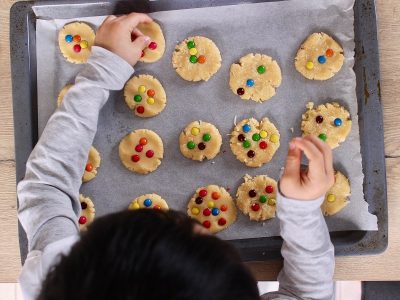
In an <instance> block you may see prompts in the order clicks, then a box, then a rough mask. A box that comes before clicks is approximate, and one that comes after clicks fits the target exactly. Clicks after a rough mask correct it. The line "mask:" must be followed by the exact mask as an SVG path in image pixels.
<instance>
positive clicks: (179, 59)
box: [172, 36, 222, 81]
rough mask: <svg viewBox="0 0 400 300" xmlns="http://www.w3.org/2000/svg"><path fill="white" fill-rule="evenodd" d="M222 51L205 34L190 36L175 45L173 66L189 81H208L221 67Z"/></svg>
mask: <svg viewBox="0 0 400 300" xmlns="http://www.w3.org/2000/svg"><path fill="white" fill-rule="evenodd" d="M221 60H222V59H221V53H220V52H219V49H218V48H217V46H216V45H215V44H214V42H213V41H212V40H210V39H208V38H206V37H203V36H195V37H188V38H187V39H185V40H184V41H183V42H181V43H180V44H179V45H177V46H176V47H175V51H174V54H173V55H172V66H173V67H174V69H175V70H176V72H177V73H178V74H179V75H180V76H181V77H182V78H183V79H185V80H188V81H200V80H205V81H207V80H208V79H210V77H211V76H213V75H214V74H215V73H217V71H218V70H219V68H220V67H221Z"/></svg>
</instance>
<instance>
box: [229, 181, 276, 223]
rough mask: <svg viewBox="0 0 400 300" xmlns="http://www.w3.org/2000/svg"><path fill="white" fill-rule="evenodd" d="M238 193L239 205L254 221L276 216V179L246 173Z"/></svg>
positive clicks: (237, 200) (237, 202) (237, 201)
mask: <svg viewBox="0 0 400 300" xmlns="http://www.w3.org/2000/svg"><path fill="white" fill-rule="evenodd" d="M243 179H244V183H242V184H241V185H240V186H239V188H238V190H237V193H236V204H237V207H238V208H239V209H240V210H241V211H242V212H243V213H244V214H245V215H248V216H249V217H250V220H253V221H265V220H268V219H271V218H274V217H275V211H276V191H277V183H276V181H275V180H274V179H272V178H270V177H268V176H265V175H259V176H256V177H251V176H249V175H246V176H245V177H244V178H243Z"/></svg>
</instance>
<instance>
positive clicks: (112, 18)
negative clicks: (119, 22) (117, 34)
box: [103, 15, 117, 24]
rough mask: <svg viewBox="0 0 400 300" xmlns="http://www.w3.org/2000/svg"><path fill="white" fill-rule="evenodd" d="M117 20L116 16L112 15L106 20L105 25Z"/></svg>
mask: <svg viewBox="0 0 400 300" xmlns="http://www.w3.org/2000/svg"><path fill="white" fill-rule="evenodd" d="M116 18H117V17H116V16H114V15H110V16H108V17H107V18H105V19H104V21H103V24H106V23H109V22H111V21H113V20H115V19H116Z"/></svg>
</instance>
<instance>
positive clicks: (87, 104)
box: [18, 14, 151, 250]
mask: <svg viewBox="0 0 400 300" xmlns="http://www.w3.org/2000/svg"><path fill="white" fill-rule="evenodd" d="M150 21H151V19H150V18H149V17H148V16H146V15H143V14H130V15H127V16H123V17H119V18H116V17H114V16H111V17H108V18H107V19H106V20H105V21H104V23H103V25H102V26H101V27H100V28H99V30H98V31H97V34H96V40H95V45H96V46H94V47H93V48H92V55H91V57H90V58H89V60H88V63H87V65H86V67H85V68H84V69H83V70H82V72H80V74H79V75H78V76H77V77H76V79H75V84H74V86H73V87H72V88H71V89H70V90H69V91H68V93H67V94H66V95H65V97H64V100H63V102H62V104H61V106H60V108H59V109H57V111H56V112H55V113H54V114H53V115H52V116H51V118H50V120H49V121H48V123H47V125H46V128H45V130H44V131H43V134H42V136H41V137H40V140H39V142H38V143H37V145H36V146H35V149H34V150H33V151H32V153H31V155H30V157H29V160H28V162H27V165H26V174H25V178H24V180H22V181H21V182H20V183H19V184H18V200H19V210H18V217H19V220H20V222H21V224H22V226H23V227H24V229H25V231H26V233H27V236H28V242H29V250H34V249H37V250H42V249H43V248H44V247H45V246H46V245H48V244H49V243H51V242H55V241H57V240H60V239H62V238H65V237H68V236H70V235H73V234H76V233H77V232H78V231H79V227H78V223H77V220H78V217H79V214H80V210H81V207H80V202H79V188H80V186H81V183H82V181H81V180H82V179H81V178H82V175H83V172H84V168H85V165H86V161H87V157H88V152H89V148H90V146H91V144H92V142H93V139H94V136H95V134H96V130H97V120H98V116H99V111H100V109H101V108H102V107H103V105H104V104H105V103H106V101H107V99H108V96H109V91H110V90H120V89H122V87H123V85H124V83H125V82H126V81H127V80H128V79H129V77H130V76H131V75H132V73H133V68H132V65H134V64H135V63H136V61H137V60H138V59H139V57H140V55H141V51H142V49H144V48H145V47H146V46H147V44H148V43H149V38H148V37H146V36H143V35H140V32H136V34H137V35H139V37H138V38H137V39H136V40H135V41H133V42H132V40H131V32H132V31H133V30H134V29H135V27H136V26H137V24H138V23H141V22H150ZM99 46H100V47H99ZM106 49H108V50H106ZM113 52H114V53H113ZM48 100H49V101H50V100H52V99H48ZM53 100H54V99H53Z"/></svg>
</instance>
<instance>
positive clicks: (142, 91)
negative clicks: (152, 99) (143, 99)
mask: <svg viewBox="0 0 400 300" xmlns="http://www.w3.org/2000/svg"><path fill="white" fill-rule="evenodd" d="M138 92H139V93H142V94H143V93H144V92H146V87H145V86H144V85H139V87H138Z"/></svg>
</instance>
